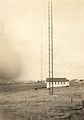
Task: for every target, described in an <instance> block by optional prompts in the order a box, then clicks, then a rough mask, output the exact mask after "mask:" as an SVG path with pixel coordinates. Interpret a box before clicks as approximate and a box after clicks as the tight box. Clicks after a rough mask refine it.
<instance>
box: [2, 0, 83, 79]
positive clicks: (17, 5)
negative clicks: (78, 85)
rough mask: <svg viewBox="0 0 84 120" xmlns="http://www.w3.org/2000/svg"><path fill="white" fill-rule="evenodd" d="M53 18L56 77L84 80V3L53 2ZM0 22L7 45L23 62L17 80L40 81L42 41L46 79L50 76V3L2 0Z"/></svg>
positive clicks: (64, 0)
mask: <svg viewBox="0 0 84 120" xmlns="http://www.w3.org/2000/svg"><path fill="white" fill-rule="evenodd" d="M53 17H54V20H53V26H54V36H53V37H54V76H55V77H66V78H68V79H73V78H80V79H81V78H84V1H83V0H68V1H67V0H53ZM0 21H1V22H0V24H3V26H4V30H2V29H3V26H2V25H0V26H2V27H1V30H0V31H2V32H3V34H2V35H3V37H4V43H5V42H7V43H8V44H9V46H10V47H12V49H13V50H14V51H15V53H16V54H17V56H18V58H19V59H20V62H21V63H20V64H21V73H20V74H19V76H18V77H16V78H15V79H16V80H21V81H28V80H40V79H41V39H42V46H43V48H42V49H43V54H42V56H43V79H45V78H46V77H48V0H0ZM41 31H42V33H41ZM41 34H42V35H41ZM41 36H42V38H41ZM0 38H1V39H0V44H1V41H2V37H1V36H0ZM3 46H4V45H3ZM5 49H6V47H5ZM1 58H2V55H1Z"/></svg>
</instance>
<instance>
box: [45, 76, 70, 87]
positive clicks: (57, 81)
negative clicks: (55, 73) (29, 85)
mask: <svg viewBox="0 0 84 120" xmlns="http://www.w3.org/2000/svg"><path fill="white" fill-rule="evenodd" d="M63 86H69V80H67V79H66V78H53V87H63ZM46 87H47V88H49V78H46ZM50 87H52V78H50Z"/></svg>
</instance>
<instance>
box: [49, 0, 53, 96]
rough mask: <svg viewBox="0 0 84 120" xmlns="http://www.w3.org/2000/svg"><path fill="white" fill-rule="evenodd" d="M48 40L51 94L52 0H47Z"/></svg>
mask: <svg viewBox="0 0 84 120" xmlns="http://www.w3.org/2000/svg"><path fill="white" fill-rule="evenodd" d="M48 42H49V94H50V93H51V94H52V95H53V5H52V0H48ZM51 78H52V85H51V84H50V83H51ZM50 88H52V89H50Z"/></svg>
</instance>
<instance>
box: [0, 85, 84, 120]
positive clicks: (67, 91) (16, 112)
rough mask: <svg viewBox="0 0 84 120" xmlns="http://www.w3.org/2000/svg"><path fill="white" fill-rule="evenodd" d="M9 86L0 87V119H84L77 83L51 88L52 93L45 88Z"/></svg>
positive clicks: (80, 92)
mask: <svg viewBox="0 0 84 120" xmlns="http://www.w3.org/2000/svg"><path fill="white" fill-rule="evenodd" d="M23 86H24V85H23ZM12 87H13V86H11V89H10V90H8V91H6V90H2V89H1V88H0V90H1V91H0V120H84V110H83V109H82V99H83V90H82V89H81V88H80V86H70V87H63V88H55V89H54V95H49V91H48V90H47V89H46V88H43V89H37V90H35V89H28V86H27V87H24V89H16V88H15V89H14V87H13V88H12ZM18 87H22V85H21V86H20V85H18ZM9 88H10V87H9ZM5 89H6V86H5ZM7 89H8V86H7ZM20 90H21V91H20ZM11 91H12V92H11ZM18 91H19V92H18Z"/></svg>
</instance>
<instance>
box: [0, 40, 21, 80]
mask: <svg viewBox="0 0 84 120" xmlns="http://www.w3.org/2000/svg"><path fill="white" fill-rule="evenodd" d="M19 62H20V61H19V59H18V57H17V55H16V54H15V52H14V50H13V49H12V47H10V45H8V44H7V43H5V42H4V41H2V40H0V78H1V79H4V80H7V79H8V80H9V79H14V78H15V77H17V76H18V75H19V73H20V63H19Z"/></svg>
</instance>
